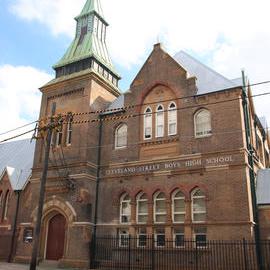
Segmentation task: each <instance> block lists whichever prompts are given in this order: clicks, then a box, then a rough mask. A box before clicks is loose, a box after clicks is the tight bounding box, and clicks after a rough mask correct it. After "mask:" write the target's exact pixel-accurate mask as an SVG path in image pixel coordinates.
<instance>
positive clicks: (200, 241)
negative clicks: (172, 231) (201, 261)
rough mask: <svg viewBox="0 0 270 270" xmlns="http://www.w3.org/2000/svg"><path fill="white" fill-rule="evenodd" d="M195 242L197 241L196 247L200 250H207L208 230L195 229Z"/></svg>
mask: <svg viewBox="0 0 270 270" xmlns="http://www.w3.org/2000/svg"><path fill="white" fill-rule="evenodd" d="M194 238H195V239H194V240H195V241H196V246H197V247H200V248H205V247H206V246H207V230H206V228H195V229H194Z"/></svg>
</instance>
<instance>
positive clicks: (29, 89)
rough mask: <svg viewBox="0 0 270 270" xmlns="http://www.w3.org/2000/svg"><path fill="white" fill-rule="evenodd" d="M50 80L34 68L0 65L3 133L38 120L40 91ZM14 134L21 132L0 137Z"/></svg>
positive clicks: (0, 110) (0, 102)
mask: <svg viewBox="0 0 270 270" xmlns="http://www.w3.org/2000/svg"><path fill="white" fill-rule="evenodd" d="M50 79H51V76H50V75H49V74H47V73H46V72H43V71H41V70H38V69H35V68H33V67H27V66H11V65H3V66H0V115H1V118H2V119H1V132H0V133H3V132H5V131H7V130H10V129H13V128H15V127H18V126H21V125H24V124H26V123H29V122H30V121H34V120H37V119H38V116H39V109H40V97H41V94H40V92H39V90H38V88H39V87H40V86H42V84H44V83H45V82H47V81H49V80H50ZM29 129H31V127H26V128H23V129H21V130H19V132H21V133H23V132H25V131H27V130H29ZM14 134H18V131H17V132H12V133H8V134H5V135H2V136H0V140H3V139H6V138H8V137H10V136H13V135H14ZM28 136H29V135H28Z"/></svg>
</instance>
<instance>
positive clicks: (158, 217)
mask: <svg viewBox="0 0 270 270" xmlns="http://www.w3.org/2000/svg"><path fill="white" fill-rule="evenodd" d="M166 220H167V208H166V197H165V194H164V193H162V192H158V193H156V194H155V196H154V222H155V223H165V222H166Z"/></svg>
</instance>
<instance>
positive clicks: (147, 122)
mask: <svg viewBox="0 0 270 270" xmlns="http://www.w3.org/2000/svg"><path fill="white" fill-rule="evenodd" d="M144 114H145V115H144V139H145V140H148V139H151V138H152V110H151V108H150V107H148V108H147V109H146V110H145V112H144Z"/></svg>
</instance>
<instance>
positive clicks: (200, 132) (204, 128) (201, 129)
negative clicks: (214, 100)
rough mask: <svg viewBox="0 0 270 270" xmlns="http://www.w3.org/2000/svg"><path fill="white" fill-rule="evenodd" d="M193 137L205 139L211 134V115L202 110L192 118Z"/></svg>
mask: <svg viewBox="0 0 270 270" xmlns="http://www.w3.org/2000/svg"><path fill="white" fill-rule="evenodd" d="M194 125H195V136H196V137H205V136H209V135H211V134H212V126H211V113H210V112H209V111H208V110H206V109H202V110H200V111H198V112H197V113H196V114H195V116H194Z"/></svg>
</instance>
